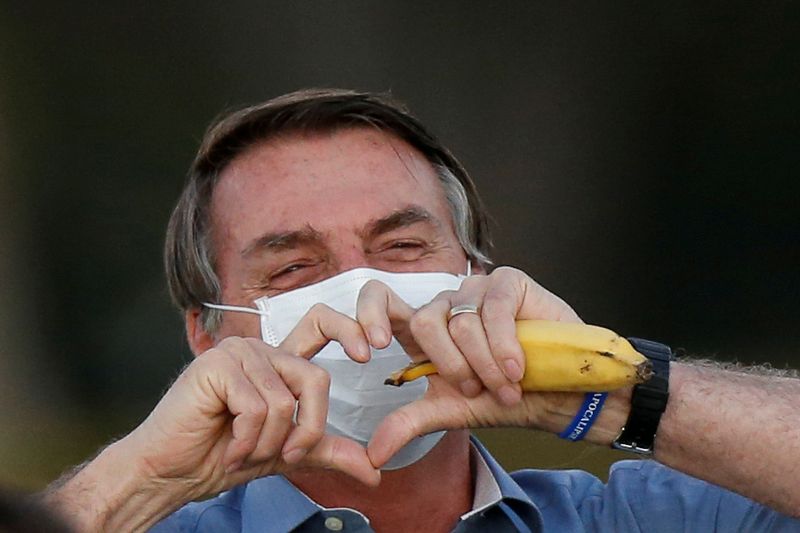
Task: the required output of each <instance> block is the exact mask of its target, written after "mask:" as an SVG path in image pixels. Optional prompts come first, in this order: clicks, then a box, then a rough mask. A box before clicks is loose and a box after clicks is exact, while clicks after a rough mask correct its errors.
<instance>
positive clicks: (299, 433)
mask: <svg viewBox="0 0 800 533" xmlns="http://www.w3.org/2000/svg"><path fill="white" fill-rule="evenodd" d="M272 363H273V365H274V367H275V369H276V370H277V371H278V373H279V374H280V375H281V377H282V378H283V380H284V382H285V383H286V386H287V387H288V388H289V390H290V391H291V392H292V394H293V395H294V397H295V398H297V412H296V420H295V423H294V426H293V427H292V429H291V431H290V433H289V437H288V438H287V439H286V441H285V443H284V444H283V448H282V450H281V455H282V456H283V460H284V461H285V462H286V463H287V464H295V463H298V462H300V461H301V460H302V459H303V458H304V457H305V455H306V454H307V453H308V451H309V450H311V449H312V448H313V447H315V446H316V445H317V443H318V442H319V441H320V439H322V436H323V435H324V434H325V423H326V420H327V416H328V395H329V389H330V375H329V374H328V373H327V372H326V371H325V370H324V369H322V368H320V367H318V366H317V365H314V364H312V363H310V362H308V361H306V360H304V359H300V358H297V357H293V356H287V355H277V356H275V357H274V358H273V361H272Z"/></svg>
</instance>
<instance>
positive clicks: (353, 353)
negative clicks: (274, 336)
mask: <svg viewBox="0 0 800 533" xmlns="http://www.w3.org/2000/svg"><path fill="white" fill-rule="evenodd" d="M332 340H334V341H337V342H339V343H340V344H341V345H342V347H343V348H344V351H345V353H346V354H347V355H348V356H349V357H350V358H351V359H353V360H354V361H357V362H359V363H365V362H367V361H369V358H370V350H369V344H368V343H367V339H366V336H365V335H364V330H362V329H361V326H360V325H359V324H358V322H356V321H355V320H353V319H352V318H350V317H349V316H346V315H343V314H342V313H339V312H337V311H334V310H333V309H331V308H330V307H328V306H327V305H325V304H315V305H314V306H313V307H312V308H311V309H310V310H309V311H308V313H306V315H305V316H304V317H303V318H302V320H300V322H299V323H298V324H297V326H295V327H294V329H293V330H292V331H291V333H289V336H287V337H286V339H284V341H283V342H282V343H281V344H280V348H281V349H282V350H284V351H286V352H289V353H293V354H297V355H299V356H301V357H304V358H306V359H310V358H312V357H314V355H316V353H317V352H319V351H320V350H321V349H322V348H323V347H324V346H325V345H326V344H328V343H329V342H330V341H332Z"/></svg>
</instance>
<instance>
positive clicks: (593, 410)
mask: <svg viewBox="0 0 800 533" xmlns="http://www.w3.org/2000/svg"><path fill="white" fill-rule="evenodd" d="M606 396H608V393H607V392H587V393H586V399H584V400H583V405H581V408H580V409H578V413H577V414H576V415H575V418H574V419H573V420H572V422H571V423H570V425H569V426H567V429H565V430H564V431H562V432H561V433H559V434H558V436H559V437H560V438H562V439H567V440H571V441H573V442H574V441H579V440H581V439H582V438H583V437H584V436H585V435H586V434H587V433H589V428H591V427H592V424H594V420H595V418H597V415H599V414H600V409H602V408H603V403H605V401H606Z"/></svg>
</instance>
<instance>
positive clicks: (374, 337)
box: [369, 326, 389, 348]
mask: <svg viewBox="0 0 800 533" xmlns="http://www.w3.org/2000/svg"><path fill="white" fill-rule="evenodd" d="M369 340H370V343H371V344H372V345H373V346H374V347H376V348H383V347H385V346H386V345H387V344H389V340H388V335H386V332H385V331H384V330H383V328H381V327H378V326H372V327H371V328H369Z"/></svg>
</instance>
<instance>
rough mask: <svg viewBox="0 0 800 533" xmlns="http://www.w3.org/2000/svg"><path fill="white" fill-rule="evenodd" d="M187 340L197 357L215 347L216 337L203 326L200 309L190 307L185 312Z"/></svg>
mask: <svg viewBox="0 0 800 533" xmlns="http://www.w3.org/2000/svg"><path fill="white" fill-rule="evenodd" d="M184 322H185V325H186V340H187V341H189V348H190V349H191V350H192V353H193V354H194V356H195V357H197V356H198V355H200V354H201V353H203V352H205V351H207V350H209V349H211V348H213V347H214V344H215V342H214V337H213V336H212V335H211V334H209V333H208V332H207V331H206V329H205V328H204V327H203V320H202V317H201V314H200V309H198V308H194V309H189V310H188V311H186V313H185V314H184Z"/></svg>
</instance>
